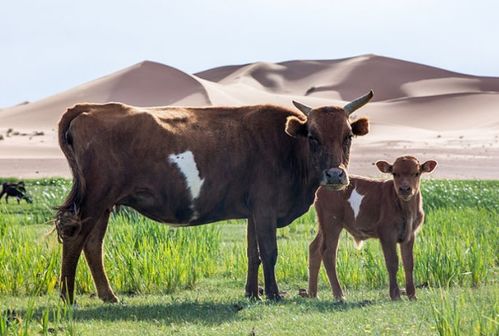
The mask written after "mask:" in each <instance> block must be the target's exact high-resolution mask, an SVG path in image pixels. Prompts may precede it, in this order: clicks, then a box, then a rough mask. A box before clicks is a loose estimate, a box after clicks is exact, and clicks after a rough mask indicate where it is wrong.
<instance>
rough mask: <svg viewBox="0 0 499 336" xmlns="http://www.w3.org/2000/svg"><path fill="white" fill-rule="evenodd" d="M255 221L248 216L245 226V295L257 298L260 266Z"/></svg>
mask: <svg viewBox="0 0 499 336" xmlns="http://www.w3.org/2000/svg"><path fill="white" fill-rule="evenodd" d="M256 237H257V235H256V227H255V221H254V220H253V218H252V217H250V218H248V228H247V237H246V239H247V241H248V247H247V256H248V275H247V278H246V297H249V298H254V299H259V298H260V297H259V293H258V269H259V267H260V263H261V260H260V255H259V253H258V243H257V238H256Z"/></svg>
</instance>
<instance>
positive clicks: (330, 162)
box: [286, 91, 373, 190]
mask: <svg viewBox="0 0 499 336" xmlns="http://www.w3.org/2000/svg"><path fill="white" fill-rule="evenodd" d="M372 97H373V92H372V91H370V92H369V93H368V94H366V95H364V96H362V97H360V98H357V99H355V100H354V101H352V102H351V103H348V104H347V105H345V106H344V107H333V106H325V107H320V108H315V109H314V108H311V107H308V106H306V105H303V104H301V103H298V102H295V101H293V104H294V105H295V106H296V107H297V108H298V109H299V110H300V111H301V112H303V113H304V114H305V115H306V119H299V118H297V117H289V118H288V120H287V123H286V133H287V134H289V135H290V136H292V137H301V138H303V139H306V141H307V142H308V146H309V151H308V152H309V155H310V157H309V160H310V162H311V164H312V167H313V168H314V170H316V171H317V173H318V174H321V182H320V184H321V185H323V186H328V187H331V188H333V189H336V190H341V189H343V188H345V187H346V186H347V185H348V184H349V183H350V181H349V179H348V172H347V167H348V160H349V156H350V146H351V144H352V138H353V137H354V136H355V135H365V134H367V133H368V132H369V122H368V121H367V119H366V118H361V119H358V120H356V121H353V122H351V121H350V114H352V113H353V112H354V111H355V110H357V109H359V108H360V107H362V106H363V105H365V104H366V103H367V102H368V101H369V100H371V98H372Z"/></svg>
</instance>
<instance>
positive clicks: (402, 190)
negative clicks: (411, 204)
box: [376, 156, 437, 201]
mask: <svg viewBox="0 0 499 336" xmlns="http://www.w3.org/2000/svg"><path fill="white" fill-rule="evenodd" d="M376 166H377V167H378V169H379V170H380V171H381V172H383V173H389V174H392V175H393V186H394V187H395V192H396V193H397V195H398V197H399V198H400V199H401V200H403V201H410V200H411V199H412V197H413V196H414V195H416V194H417V193H418V192H419V185H420V179H421V174H422V173H430V172H432V171H433V170H434V169H435V167H436V166H437V161H434V160H429V161H426V162H425V163H423V164H422V165H420V164H419V161H418V160H417V159H416V158H415V157H413V156H402V157H399V158H398V159H397V160H395V163H394V164H393V165H391V164H389V163H388V162H386V161H378V162H376Z"/></svg>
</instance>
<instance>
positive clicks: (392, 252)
mask: <svg viewBox="0 0 499 336" xmlns="http://www.w3.org/2000/svg"><path fill="white" fill-rule="evenodd" d="M380 241H381V247H382V248H383V255H384V256H385V263H386V268H387V270H388V276H389V281H390V298H391V299H392V300H399V299H400V290H399V287H398V285H397V270H398V267H399V260H398V256H397V243H396V242H395V241H394V240H393V239H383V238H381V239H380Z"/></svg>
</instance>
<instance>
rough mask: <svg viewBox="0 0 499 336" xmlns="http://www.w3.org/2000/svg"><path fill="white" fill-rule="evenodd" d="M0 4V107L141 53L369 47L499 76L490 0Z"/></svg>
mask: <svg viewBox="0 0 499 336" xmlns="http://www.w3.org/2000/svg"><path fill="white" fill-rule="evenodd" d="M0 10H1V12H0V107H6V106H9V105H14V104H17V103H19V102H21V101H25V100H29V101H35V100H38V99H40V98H44V97H46V96H49V95H52V94H55V93H58V92H60V91H63V90H66V89H69V88H71V87H73V86H76V85H78V84H81V83H84V82H86V81H89V80H92V79H95V78H97V77H101V76H104V75H107V74H109V73H111V72H114V71H116V70H120V69H122V68H124V67H127V66H129V65H132V64H135V63H138V62H140V61H143V60H146V59H147V60H153V61H157V62H161V63H164V64H167V65H170V66H173V67H176V68H178V69H180V70H183V71H185V72H188V73H193V72H196V71H201V70H205V69H208V68H212V67H216V66H223V65H230V64H242V63H249V62H255V61H267V62H280V61H286V60H293V59H336V58H343V57H350V56H356V55H361V54H368V53H374V54H378V55H382V56H389V57H394V58H400V59H404V60H409V61H414V62H418V63H423V64H427V65H432V66H437V67H441V68H444V69H447V70H452V71H457V72H462V73H467V74H473V75H485V76H499V1H497V0H489V1H486V0H473V1H471V0H468V1H460V0H454V1H450V0H449V1H448V0H434V1H427V0H418V1H404V0H399V1H395V0H376V1H372V0H371V1H360V0H350V1H336V0H334V1H333V0H331V1H327V0H321V1H319V0H307V1H303V0H302V1H298V0H266V1H265V0H232V1H229V0H226V1H222V0H205V1H195V0H178V1H167V0H163V1H160V0H143V1H139V0H136V1H132V0H121V1H106V0H86V1H80V0H74V1H69V0H43V1H37V0H30V1H27V0H10V1H8V0H5V1H4V2H3V3H2V5H1V6H0ZM380 80H381V79H380Z"/></svg>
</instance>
